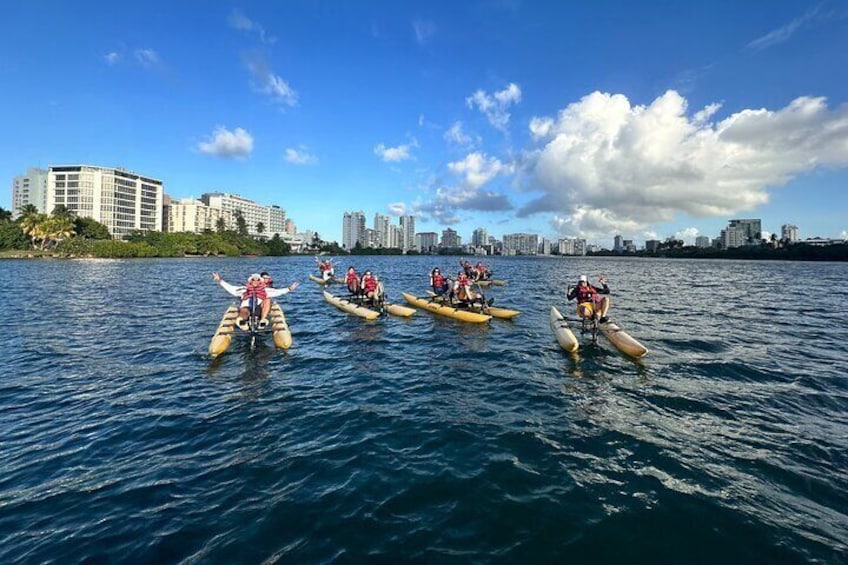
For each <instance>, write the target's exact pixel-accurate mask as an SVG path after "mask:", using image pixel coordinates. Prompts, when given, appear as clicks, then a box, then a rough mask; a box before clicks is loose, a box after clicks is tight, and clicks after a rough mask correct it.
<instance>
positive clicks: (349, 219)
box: [342, 211, 365, 251]
mask: <svg viewBox="0 0 848 565" xmlns="http://www.w3.org/2000/svg"><path fill="white" fill-rule="evenodd" d="M364 238H365V214H364V213H363V212H361V211H360V212H345V213H344V216H343V217H342V247H343V248H344V249H347V250H348V251H350V250H351V249H353V248H354V247H356V242H359V244H360V245H365V242H364V241H363V239H364Z"/></svg>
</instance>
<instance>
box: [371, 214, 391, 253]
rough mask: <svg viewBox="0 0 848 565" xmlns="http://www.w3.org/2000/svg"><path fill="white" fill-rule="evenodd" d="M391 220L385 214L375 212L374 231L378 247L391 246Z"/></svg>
mask: <svg viewBox="0 0 848 565" xmlns="http://www.w3.org/2000/svg"><path fill="white" fill-rule="evenodd" d="M390 225H391V220H390V219H389V217H388V216H386V215H384V214H374V231H375V232H376V234H377V235H376V240H377V242H376V245H377V247H391V245H389V226H390Z"/></svg>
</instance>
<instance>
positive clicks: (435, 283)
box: [430, 267, 451, 296]
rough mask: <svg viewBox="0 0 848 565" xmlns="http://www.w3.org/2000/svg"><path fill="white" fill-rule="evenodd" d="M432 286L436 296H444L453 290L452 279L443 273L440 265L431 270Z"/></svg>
mask: <svg viewBox="0 0 848 565" xmlns="http://www.w3.org/2000/svg"><path fill="white" fill-rule="evenodd" d="M430 286H431V287H433V292H435V293H436V296H444V295H445V294H449V293H450V290H451V284H450V280H449V279H448V278H446V277H445V276H444V275H442V271H441V270H440V269H439V268H438V267H436V268H435V269H433V270H432V271H430Z"/></svg>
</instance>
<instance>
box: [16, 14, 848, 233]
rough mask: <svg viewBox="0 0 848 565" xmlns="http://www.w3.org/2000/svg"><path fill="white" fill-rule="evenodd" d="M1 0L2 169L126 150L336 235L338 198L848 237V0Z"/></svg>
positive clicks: (181, 192)
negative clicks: (746, 225)
mask: <svg viewBox="0 0 848 565" xmlns="http://www.w3.org/2000/svg"><path fill="white" fill-rule="evenodd" d="M2 10H3V19H4V21H6V22H7V25H6V26H4V33H3V34H2V35H0V48H1V49H2V53H3V56H2V59H0V79H2V84H3V85H4V87H3V88H2V89H0V108H2V110H0V111H2V124H3V126H4V127H3V130H4V134H5V135H3V136H2V138H0V178H6V179H7V183H8V184H7V186H9V187H10V186H11V181H12V178H13V177H14V176H15V175H17V174H22V173H24V172H25V171H26V169H27V168H28V167H30V166H42V167H45V166H48V165H52V164H64V163H87V164H93V165H101V166H123V167H126V168H128V169H131V170H135V171H138V172H141V173H144V174H147V175H151V176H154V177H157V178H160V179H162V180H163V181H164V182H165V189H166V192H167V193H168V194H170V195H171V196H173V197H177V198H180V197H187V196H199V195H200V194H201V193H203V192H209V191H213V190H222V191H227V192H233V193H237V194H240V195H242V196H245V197H247V198H251V199H254V200H256V201H258V202H260V203H262V204H278V205H281V206H283V207H284V208H285V209H286V210H287V212H288V214H289V216H290V217H291V218H292V219H294V220H295V222H296V223H297V225H298V228H299V229H313V230H317V231H318V232H319V233H320V234H321V235H322V236H323V237H324V238H325V239H335V240H340V239H341V225H342V220H341V218H342V213H343V212H344V211H346V210H363V211H364V212H365V213H366V216H367V218H368V224H369V227H370V224H371V220H372V218H373V216H374V214H375V213H377V212H379V213H390V214H394V215H397V214H399V213H404V212H405V213H412V214H415V215H416V216H417V217H418V221H417V226H416V227H417V230H418V231H437V232H441V230H442V229H444V228H445V227H449V226H450V227H453V228H454V229H457V230H458V231H459V233H460V235H462V236H463V238H465V239H466V240H467V238H469V237H470V235H471V231H472V230H473V229H474V228H476V227H479V226H482V227H486V228H488V229H489V233H490V234H493V235H496V236H497V237H501V236H502V234H504V233H512V232H518V231H530V232H534V233H538V234H540V235H541V236H545V237H549V238H557V237H575V236H582V237H585V238H587V239H589V240H590V241H593V242H597V243H601V244H604V245H607V246H611V245H612V237H613V235H615V234H622V235H624V236H625V238H627V239H630V238H632V239H635V240H636V241H637V242H643V241H644V240H645V239H651V238H660V239H663V238H665V237H668V236H670V235H675V234H677V235H679V236H682V237H684V238H685V239H687V240H688V241H691V240H692V238H693V237H694V236H695V235H698V234H703V235H709V236H711V237H714V236H716V235H718V232H719V230H720V229H721V228H722V227H724V226H725V225H726V223H727V220H728V219H730V218H746V217H759V218H762V219H763V228H764V230H766V231H768V232H773V231H778V232H779V229H780V225H781V224H784V223H792V224H796V225H798V226H799V228H800V235H801V237H810V236H814V235H820V236H825V237H837V236H840V235H842V236H843V237H844V236H846V235H848V234H846V230H848V213H846V212H848V191H846V189H848V71H846V69H848V0H824V1H822V2H801V1H774V2H766V1H754V2H738V1H724V0H720V1H716V2H709V3H706V2H703V3H700V2H699V3H694V2H677V3H674V2H654V3H647V2H644V3H643V2H604V1H592V2H581V3H578V2H559V1H557V2H541V1H533V2H530V1H519V0H502V1H497V0H495V1H486V2H482V1H480V2H478V1H468V2H455V1H444V2H443V1H430V2H397V1H375V2H340V1H320V0H313V1H302V2H272V1H263V2H240V3H230V2H218V1H209V2H200V1H197V2H162V1H159V0H153V1H150V2H144V3H124V2H99V1H98V2H60V1H58V0H54V1H45V0H32V1H27V2H17V3H14V4H11V5H7V6H4V7H3V9H2ZM10 202H11V190H10V189H8V190H6V191H4V193H3V194H0V206H2V207H5V208H9V207H10Z"/></svg>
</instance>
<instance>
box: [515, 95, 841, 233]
mask: <svg viewBox="0 0 848 565" xmlns="http://www.w3.org/2000/svg"><path fill="white" fill-rule="evenodd" d="M719 110H720V106H719V105H718V104H711V105H709V106H707V107H705V108H703V109H701V110H699V111H697V112H695V113H694V114H692V115H689V114H688V113H687V103H686V100H685V99H684V98H683V97H682V96H680V95H679V94H678V93H677V92H675V91H668V92H666V93H665V94H663V95H662V96H660V97H658V98H657V99H656V100H654V101H653V102H652V103H651V104H649V105H647V106H638V105H632V104H631V103H630V101H629V100H628V99H627V98H626V97H625V96H623V95H621V94H607V93H601V92H594V93H592V94H589V95H588V96H585V97H584V98H582V99H581V100H580V101H578V102H575V103H573V104H570V105H568V106H567V107H566V108H565V109H563V110H561V111H560V112H559V114H558V115H557V116H556V117H555V118H554V117H537V118H534V119H533V120H532V121H531V122H530V124H529V129H530V133H531V135H532V136H533V138H534V139H535V141H536V142H537V143H538V144H539V145H538V147H536V148H535V149H534V150H532V151H530V152H529V154H528V156H527V157H528V160H529V161H530V162H531V164H530V165H529V167H530V170H531V173H532V178H534V180H535V188H538V189H539V190H540V191H541V192H542V193H543V194H542V196H541V197H539V198H537V199H535V200H533V201H531V202H529V203H527V204H526V205H524V206H523V207H522V208H521V209H520V210H519V212H518V215H519V216H528V215H531V214H534V213H537V212H553V213H555V214H556V215H555V217H554V227H555V228H557V229H558V230H559V231H560V233H562V234H564V235H578V234H580V235H583V236H587V237H598V236H606V235H608V234H610V233H637V232H640V231H644V230H646V229H648V227H649V226H650V225H651V224H653V223H656V222H664V221H668V220H671V219H672V218H673V217H674V216H675V215H676V214H677V213H681V212H682V213H686V214H690V215H692V216H696V217H704V216H732V215H735V214H737V213H739V212H742V211H746V210H751V209H753V208H755V207H756V206H758V205H760V204H763V203H765V202H766V201H767V200H768V193H767V189H768V188H769V187H774V186H780V185H783V184H785V183H787V182H788V181H789V180H791V179H792V178H794V177H795V176H797V175H799V174H802V173H804V172H808V171H811V170H813V169H815V168H816V167H821V166H846V165H848V106H842V107H839V108H837V109H833V110H831V109H828V107H827V103H826V100H825V99H824V98H813V97H800V98H797V99H795V100H793V101H792V102H791V103H790V104H788V105H787V106H786V107H784V108H781V109H779V110H776V111H775V110H766V109H757V110H742V111H740V112H737V113H734V114H732V115H730V116H728V117H727V118H725V119H723V120H720V121H718V122H715V123H714V122H713V121H711V120H713V118H714V117H715V115H716V113H717V112H718V111H719Z"/></svg>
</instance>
